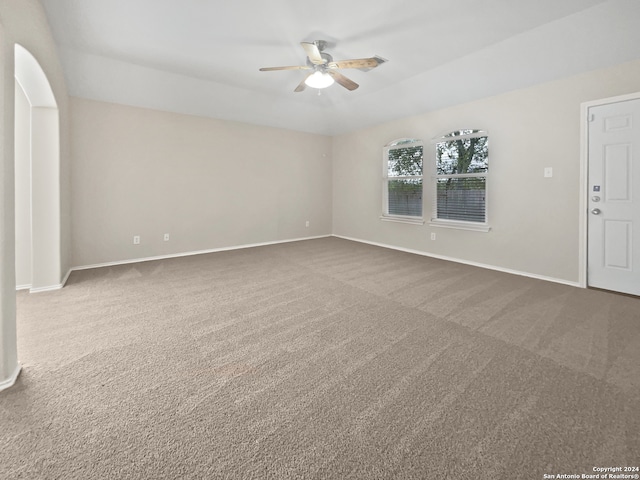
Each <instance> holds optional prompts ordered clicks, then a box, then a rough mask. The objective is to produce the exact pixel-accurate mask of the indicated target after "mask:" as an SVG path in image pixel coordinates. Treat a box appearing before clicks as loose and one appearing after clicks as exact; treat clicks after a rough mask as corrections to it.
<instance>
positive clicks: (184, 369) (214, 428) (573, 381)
mask: <svg viewBox="0 0 640 480" xmlns="http://www.w3.org/2000/svg"><path fill="white" fill-rule="evenodd" d="M18 329H19V332H18V335H19V352H20V353H19V356H20V360H21V362H22V364H23V365H24V370H23V372H22V374H21V376H20V378H19V380H18V382H17V385H16V386H15V387H14V388H11V389H9V390H7V391H4V392H2V393H0V478H2V479H29V480H33V479H65V480H66V479H82V480H85V479H179V478H180V479H182V478H188V479H209V478H212V479H213V478H228V479H236V478H237V479H250V478H273V479H287V478H328V479H333V478H336V479H341V478H361V479H379V478H380V479H381V478H394V479H396V478H397V479H412V478H416V479H418V478H419V479H474V480H478V479H492V480H493V479H496V480H497V479H542V478H543V475H544V474H554V475H557V474H582V473H593V467H615V466H625V465H639V464H640V299H637V298H632V297H625V296H620V295H615V294H611V293H606V292H600V291H591V290H583V289H578V288H572V287H568V286H562V285H557V284H553V283H547V282H542V281H537V280H533V279H528V278H524V277H518V276H512V275H507V274H502V273H498V272H492V271H487V270H482V269H478V268H474V267H469V266H464V265H459V264H452V263H447V262H444V261H439V260H434V259H429V258H426V257H419V256H414V255H410V254H405V253H401V252H396V251H391V250H386V249H382V248H377V247H373V246H368V245H363V244H358V243H354V242H349V241H346V240H341V239H337V238H326V239H319V240H310V241H304V242H297V243H291V244H282V245H276V246H269V247H260V248H253V249H247V250H239V251H232V252H224V253H216V254H208V255H199V256H193V257H184V258H178V259H172V260H163V261H155V262H147V263H139V264H133V265H124V266H118V267H111V268H102V269H95V270H85V271H78V272H74V273H73V274H72V276H71V278H70V279H69V283H68V286H67V287H65V288H64V289H63V290H60V291H57V292H50V293H41V294H33V295H29V294H27V293H19V294H18Z"/></svg>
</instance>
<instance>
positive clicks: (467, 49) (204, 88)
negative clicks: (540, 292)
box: [41, 0, 640, 135]
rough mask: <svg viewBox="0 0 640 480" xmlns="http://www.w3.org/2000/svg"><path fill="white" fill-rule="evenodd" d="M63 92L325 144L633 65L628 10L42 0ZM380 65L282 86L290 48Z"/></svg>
mask: <svg viewBox="0 0 640 480" xmlns="http://www.w3.org/2000/svg"><path fill="white" fill-rule="evenodd" d="M41 1H42V3H43V5H44V7H45V10H46V12H47V15H48V18H49V21H50V24H51V28H52V30H53V35H54V38H55V41H56V43H57V46H58V49H59V53H60V57H61V60H62V64H63V68H64V70H65V75H66V77H67V82H68V88H69V93H70V94H71V95H74V96H78V97H85V98H90V99H95V100H102V101H109V102H115V103H122V104H127V105H135V106H141V107H146V108H154V109H159V110H167V111H175V112H179V113H186V114H193V115H202V116H208V117H213V118H221V119H228V120H237V121H243V122H249V123H255V124H260V125H270V126H274V127H281V128H289V129H294V130H300V131H307V132H313V133H321V134H327V135H335V134H340V133H345V132H348V131H352V130H355V129H359V128H363V127H367V126H371V125H375V124H378V123H382V122H385V121H388V120H392V119H395V118H400V117H405V116H409V115H414V114H419V113H422V112H426V111H429V110H433V109H438V108H443V107H446V106H450V105H455V104H459V103H463V102H467V101H471V100H474V99H478V98H482V97H486V96H490V95H495V94H498V93H502V92H505V91H509V90H514V89H518V88H523V87H526V86H530V85H533V84H536V83H540V82H545V81H550V80H554V79H557V78H561V77H565V76H569V75H573V74H577V73H581V72H584V71H588V70H593V69H596V68H601V67H606V66H610V65H614V64H617V63H621V62H625V61H629V60H634V59H638V58H640V28H638V25H640V1H638V0H610V1H604V0H535V1H531V0H526V1H525V0H446V1H444V0H394V1H391V0H382V1H380V0H379V1H377V2H372V1H371V0H323V1H321V2H317V1H315V2H311V1H308V0H270V1H266V0H239V1H236V2H231V1H226V0H180V1H176V0H109V1H105V0H41ZM317 39H322V40H327V41H328V43H329V46H328V47H327V51H328V52H329V53H330V54H332V55H333V57H334V59H336V60H341V59H349V58H363V57H370V56H373V55H379V56H381V57H383V58H385V59H387V60H388V62H387V63H384V64H382V65H380V66H379V67H377V68H375V69H372V70H370V71H368V72H363V71H360V70H355V69H350V70H342V73H344V74H345V75H347V76H348V77H350V78H351V79H353V80H354V81H356V82H358V83H359V84H360V88H358V89H357V90H355V91H353V92H349V91H347V90H345V89H344V88H342V87H341V86H339V85H337V84H336V85H333V86H332V87H330V88H328V89H326V90H323V91H322V95H320V96H318V95H317V92H318V91H317V90H314V89H311V88H307V90H305V91H304V92H302V93H294V92H293V89H294V88H295V87H296V85H297V84H298V83H299V82H300V80H301V79H302V78H304V75H305V72H304V71H277V72H260V71H258V69H259V68H260V67H265V66H279V65H302V64H304V62H305V54H304V51H303V49H302V48H301V47H300V42H301V41H313V40H317Z"/></svg>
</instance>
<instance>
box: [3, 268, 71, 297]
mask: <svg viewBox="0 0 640 480" xmlns="http://www.w3.org/2000/svg"><path fill="white" fill-rule="evenodd" d="M69 275H71V269H69V270H68V271H67V274H66V275H65V276H64V278H63V279H62V282H60V283H58V284H57V285H47V286H45V287H37V288H32V285H16V291H20V290H29V293H41V292H51V291H53V290H60V289H61V288H64V286H65V285H66V283H67V280H69Z"/></svg>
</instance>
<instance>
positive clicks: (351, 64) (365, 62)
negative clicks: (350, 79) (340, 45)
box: [327, 57, 384, 68]
mask: <svg viewBox="0 0 640 480" xmlns="http://www.w3.org/2000/svg"><path fill="white" fill-rule="evenodd" d="M380 60H382V61H380ZM383 62H384V59H382V58H380V57H371V58H357V59H353V60H338V61H337V62H330V63H329V64H327V67H329V68H375V67H377V66H378V65H380V64H381V63H383Z"/></svg>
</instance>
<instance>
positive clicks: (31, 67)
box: [15, 44, 61, 292]
mask: <svg viewBox="0 0 640 480" xmlns="http://www.w3.org/2000/svg"><path fill="white" fill-rule="evenodd" d="M15 79H16V102H15V156H16V158H15V161H16V165H15V177H16V178H15V191H16V200H15V201H16V285H17V286H18V288H29V290H30V291H31V292H38V291H45V290H53V289H57V288H60V287H61V251H60V126H59V112H58V105H57V103H56V100H55V97H54V95H53V90H52V89H51V86H50V84H49V81H48V80H47V77H46V75H45V73H44V71H43V70H42V67H40V64H39V63H38V61H37V60H36V59H35V58H34V57H33V55H31V53H29V51H28V50H26V49H25V48H24V47H22V46H21V45H18V44H16V45H15Z"/></svg>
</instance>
